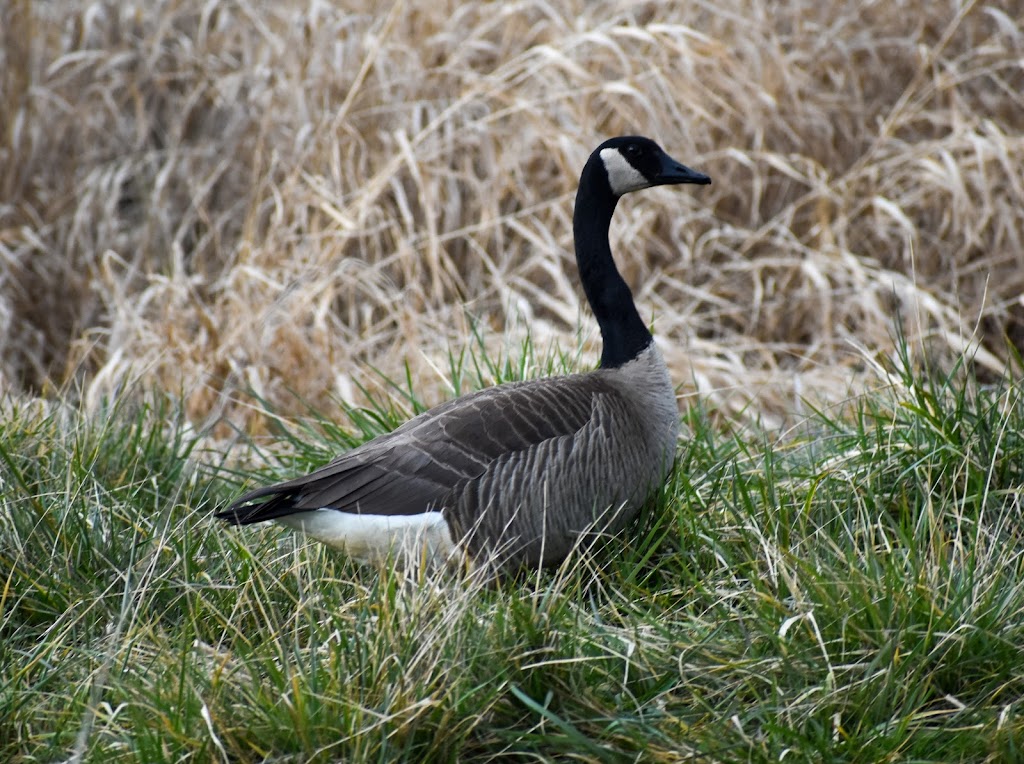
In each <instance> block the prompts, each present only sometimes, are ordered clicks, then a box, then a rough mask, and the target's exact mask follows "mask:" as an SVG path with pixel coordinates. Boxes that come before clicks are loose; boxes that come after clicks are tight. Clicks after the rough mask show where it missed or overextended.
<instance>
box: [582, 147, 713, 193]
mask: <svg viewBox="0 0 1024 764" xmlns="http://www.w3.org/2000/svg"><path fill="white" fill-rule="evenodd" d="M594 157H595V158H597V159H599V160H600V162H601V163H602V164H603V166H604V169H605V172H606V173H607V175H608V185H609V187H610V188H611V190H612V193H613V194H615V195H616V196H622V195H623V194H628V193H629V192H630V191H639V190H640V189H642V188H650V187H651V186H668V185H675V184H678V183H697V184H699V185H707V184H708V183H710V182H711V178H709V177H708V176H707V175H704V174H703V173H699V172H697V171H695V170H691V169H690V168H689V167H687V166H685V165H682V164H680V163H679V162H677V161H676V160H674V159H673V158H672V157H670V156H669V155H668V154H666V153H665V152H664V151H663V150H662V148H661V146H659V145H658V144H657V143H655V142H654V141H652V140H651V139H650V138H643V137H641V136H639V135H624V136H621V137H619V138H612V139H610V140H607V141H605V142H604V143H602V144H601V145H600V146H598V147H597V149H596V150H595V151H594Z"/></svg>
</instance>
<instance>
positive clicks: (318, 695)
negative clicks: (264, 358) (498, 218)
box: [0, 346, 1024, 764]
mask: <svg viewBox="0 0 1024 764" xmlns="http://www.w3.org/2000/svg"><path fill="white" fill-rule="evenodd" d="M537 356H538V354H537V353H534V352H533V350H532V348H530V347H529V346H527V347H524V348H521V349H517V350H516V351H514V352H510V353H509V354H508V357H507V358H505V357H503V358H499V359H491V360H487V359H486V357H484V356H482V355H481V354H480V353H477V352H469V353H466V354H463V355H456V356H453V357H452V363H451V368H450V370H449V371H450V373H451V376H452V380H453V381H452V385H453V389H462V388H463V387H465V388H466V389H468V388H470V387H475V386H478V385H480V384H489V383H491V382H494V381H498V380H501V379H507V378H516V377H522V376H532V375H536V374H542V373H547V372H549V371H552V370H558V369H560V368H563V367H565V366H574V365H576V364H578V358H577V356H576V355H575V354H568V355H563V356H559V355H557V354H554V353H549V354H548V356H547V357H546V359H545V360H541V361H537V360H536V358H537ZM519 359H523V360H519ZM889 372H890V375H889V377H888V379H889V380H890V384H888V385H887V386H886V387H885V388H884V389H882V390H881V391H879V392H877V393H875V394H873V395H869V396H865V397H861V398H858V399H856V400H853V401H851V402H849V403H848V404H847V405H846V406H845V407H843V408H842V409H841V410H837V411H829V412H818V413H816V414H815V415H814V416H812V417H811V418H810V419H809V420H808V421H807V422H806V424H805V426H804V427H803V428H802V429H801V430H800V431H799V432H795V433H789V434H787V435H786V437H783V438H774V437H769V436H768V435H766V434H764V433H758V432H754V431H751V430H742V431H737V430H731V429H730V428H729V427H728V426H727V425H723V424H722V423H721V422H720V421H719V420H718V418H716V417H714V416H712V415H711V414H709V413H707V412H705V411H702V409H701V407H700V405H699V403H695V404H694V405H693V406H692V407H691V409H690V411H689V413H688V414H687V416H686V419H685V425H686V426H685V432H686V437H685V439H684V441H683V442H682V444H681V447H680V455H679V466H678V469H677V471H676V473H675V476H674V479H673V480H672V481H671V483H670V484H669V485H667V486H666V487H665V489H664V491H663V492H662V493H661V495H660V496H658V497H657V500H656V501H652V502H651V505H650V506H649V507H648V508H647V510H646V511H645V512H644V514H643V516H642V517H641V519H640V521H639V522H638V524H637V525H636V526H635V527H634V528H633V533H632V534H631V536H630V538H629V539H628V540H626V539H622V540H617V541H615V542H612V544H611V545H610V548H607V549H604V550H601V551H599V552H597V554H596V556H595V557H583V558H579V559H576V560H574V561H572V562H571V563H570V564H567V565H566V566H563V568H561V569H559V570H556V571H551V572H547V573H544V574H534V575H529V576H526V577H524V578H523V579H522V580H516V581H502V582H498V583H486V582H482V581H479V580H476V579H474V578H473V577H472V576H471V575H468V574H463V573H455V572H444V573H431V574H402V573H398V572H395V571H391V570H386V569H384V570H381V569H376V568H369V567H361V566H359V565H356V564H355V563H353V562H351V561H348V560H346V559H345V558H344V557H343V556H342V555H340V554H338V553H335V552H331V551H328V550H325V549H323V548H321V547H319V546H316V545H307V544H304V543H302V542H301V541H299V540H297V539H296V538H295V537H293V536H291V535H289V534H288V533H287V532H285V531H282V530H279V529H276V528H268V529H265V530H259V529H252V528H248V529H238V530H233V529H229V528H227V527H224V526H221V525H219V524H217V523H214V522H213V521H211V519H210V515H211V512H212V509H213V508H214V507H215V506H216V505H218V504H220V503H222V502H225V501H227V500H229V499H230V498H231V497H233V496H234V495H236V494H237V492H238V491H239V490H240V488H241V480H242V478H241V475H242V473H241V471H240V470H239V469H238V468H237V467H234V468H231V469H228V467H227V466H225V465H224V463H223V457H222V455H221V454H219V453H217V452H214V451H211V450H205V451H201V450H200V449H199V445H198V444H200V443H205V442H206V441H201V440H199V439H198V438H197V436H196V435H195V434H194V433H192V431H191V430H190V429H189V427H188V425H187V423H186V422H185V420H184V418H183V417H182V416H181V415H180V414H179V408H180V407H179V405H178V402H177V401H175V400H172V399H166V398H163V397H158V396H155V395H151V396H149V397H148V399H147V402H146V403H144V404H127V403H125V404H119V405H112V406H110V407H109V408H108V409H107V410H105V411H103V412H101V413H100V414H92V415H90V416H85V415H83V414H81V413H79V412H78V411H77V410H74V409H68V408H64V407H61V406H60V405H57V404H53V405H50V406H42V405H38V404H29V403H24V402H17V401H8V402H7V405H6V407H5V414H4V417H3V422H2V425H0V427H2V437H0V481H2V483H0V490H2V504H0V760H3V761H15V762H20V761H56V760H65V759H68V758H72V757H75V758H76V760H80V761H87V762H88V761H96V762H104V764H107V763H108V762H113V761H144V762H164V761H166V762H177V761H182V760H194V761H208V760H209V761H215V760H231V761H262V760H272V761H380V762H383V761H410V762H421V761H431V762H433V761H488V760H501V759H508V760H512V761H553V760H565V759H572V760H578V761H591V762H620V761H634V760H635V761H665V762H667V761H681V760H691V761H692V760H696V761H726V762H732V761H736V762H739V761H743V762H750V761H753V762H761V761H764V762H768V761H780V760H783V759H784V760H785V761H790V762H792V761H827V762H845V761H849V762H882V761H914V762H949V761H993V762H1004V761H1014V760H1020V759H1021V758H1022V757H1024V754H1022V753H1021V747H1022V746H1024V718H1022V702H1021V700H1020V698H1021V697H1024V527H1022V520H1021V512H1020V506H1019V505H1020V501H1019V497H1020V486H1021V485H1022V483H1024V436H1022V435H1021V433H1022V432H1024V405H1022V402H1021V396H1022V388H1021V386H1020V385H1018V384H1016V383H1011V382H1004V383H1002V384H999V385H995V386H988V387H983V386H980V385H978V384H976V383H974V382H972V381H971V380H970V376H969V374H967V373H966V372H965V371H964V370H963V369H957V370H955V371H954V373H952V374H950V375H936V374H934V373H933V372H931V371H929V370H927V369H924V370H922V369H918V368H916V367H915V365H914V363H913V362H912V361H911V360H910V358H909V357H907V356H906V355H904V356H903V357H902V358H899V359H897V361H896V363H895V366H894V367H893V368H892V369H890V370H889ZM415 387H416V385H415V381H414V380H412V379H406V380H404V381H401V382H396V383H395V384H394V385H393V386H392V394H391V395H390V396H389V397H386V398H378V399H377V400H374V401H371V405H370V406H368V407H367V408H365V409H361V410H353V411H349V412H348V423H347V425H346V427H347V429H346V428H341V427H339V426H337V425H332V424H329V423H328V422H325V421H322V420H318V419H314V418H311V419H310V420H309V421H308V422H305V423H303V422H300V423H297V424H293V425H292V426H290V427H288V428H285V429H284V430H283V431H282V433H281V435H280V442H281V443H282V444H283V445H282V446H281V447H278V448H276V449H274V450H271V451H267V452H266V453H264V454H263V456H264V459H263V463H264V464H265V465H266V466H264V467H263V468H261V469H262V473H263V474H262V476H263V477H267V476H271V475H273V476H278V477H283V476H285V475H291V474H294V473H295V472H296V471H297V470H300V469H303V468H306V467H310V466H312V465H313V464H315V463H317V462H319V461H322V460H323V459H324V458H326V457H327V455H329V454H330V453H332V452H333V451H335V450H337V449H339V448H344V447H349V446H351V445H353V444H355V443H358V442H360V441H362V440H364V439H365V438H367V437H370V436H372V435H373V434H375V433H377V432H380V431H382V430H384V429H388V428H391V427H394V426H396V425H397V424H398V423H399V422H400V421H401V420H402V419H403V418H404V417H406V416H408V415H409V414H410V413H412V412H413V411H416V410H419V409H420V408H422V407H423V406H424V405H425V403H424V402H423V401H421V400H420V399H419V398H418V397H417V395H416V392H415ZM275 455H276V456H275ZM269 457H275V458H269Z"/></svg>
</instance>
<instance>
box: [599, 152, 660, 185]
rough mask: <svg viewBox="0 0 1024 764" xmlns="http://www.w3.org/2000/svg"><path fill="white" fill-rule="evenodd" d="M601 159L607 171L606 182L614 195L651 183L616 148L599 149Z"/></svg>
mask: <svg viewBox="0 0 1024 764" xmlns="http://www.w3.org/2000/svg"><path fill="white" fill-rule="evenodd" d="M601 161H602V162H604V169H605V171H606V172H607V173H608V184H609V185H610V186H611V187H612V193H613V194H615V195H616V196H622V195H623V194H627V193H629V192H630V191H639V190H640V189H641V188H647V187H648V186H650V185H651V182H650V181H649V180H647V178H645V177H644V176H643V175H641V174H640V171H639V170H638V169H636V168H635V167H634V166H633V165H631V164H630V163H629V161H628V160H627V159H626V157H624V156H622V154H620V153H619V150H618V149H601Z"/></svg>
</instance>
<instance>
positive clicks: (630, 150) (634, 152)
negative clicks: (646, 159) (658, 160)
mask: <svg viewBox="0 0 1024 764" xmlns="http://www.w3.org/2000/svg"><path fill="white" fill-rule="evenodd" d="M641 153H643V152H642V151H641V149H640V147H639V146H637V145H636V144H635V143H631V144H629V145H628V146H626V154H627V155H628V156H631V157H634V158H636V157H638V156H640V154H641Z"/></svg>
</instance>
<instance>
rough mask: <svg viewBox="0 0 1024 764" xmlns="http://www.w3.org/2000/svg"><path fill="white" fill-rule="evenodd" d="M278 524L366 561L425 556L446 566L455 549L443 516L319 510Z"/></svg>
mask: <svg viewBox="0 0 1024 764" xmlns="http://www.w3.org/2000/svg"><path fill="white" fill-rule="evenodd" d="M277 522H279V523H281V524H282V525H286V526H288V527H289V528H292V529H294V530H297V531H302V532H303V533H305V534H307V535H309V536H312V537H313V538H315V539H316V540H317V541H320V542H322V543H324V544H328V545H330V546H333V547H337V548H338V549H343V550H344V551H345V552H346V553H347V554H349V555H351V556H353V557H357V558H359V559H362V560H369V561H379V560H386V559H388V557H389V556H390V557H392V558H395V559H397V558H399V557H406V556H410V557H413V559H418V558H420V557H421V555H423V554H424V553H425V555H426V557H427V559H428V560H429V561H431V562H435V561H436V562H444V561H446V560H447V559H448V557H449V555H451V553H452V552H453V551H454V549H455V544H454V542H453V541H452V535H451V531H450V530H449V529H448V521H447V520H445V519H444V515H442V514H441V513H440V512H422V513H420V514H418V515H357V514H354V513H352V512H342V511H340V510H337V509H315V510H312V511H310V512H297V513H295V514H294V515H288V516H286V517H280V518H278V519H277Z"/></svg>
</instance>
